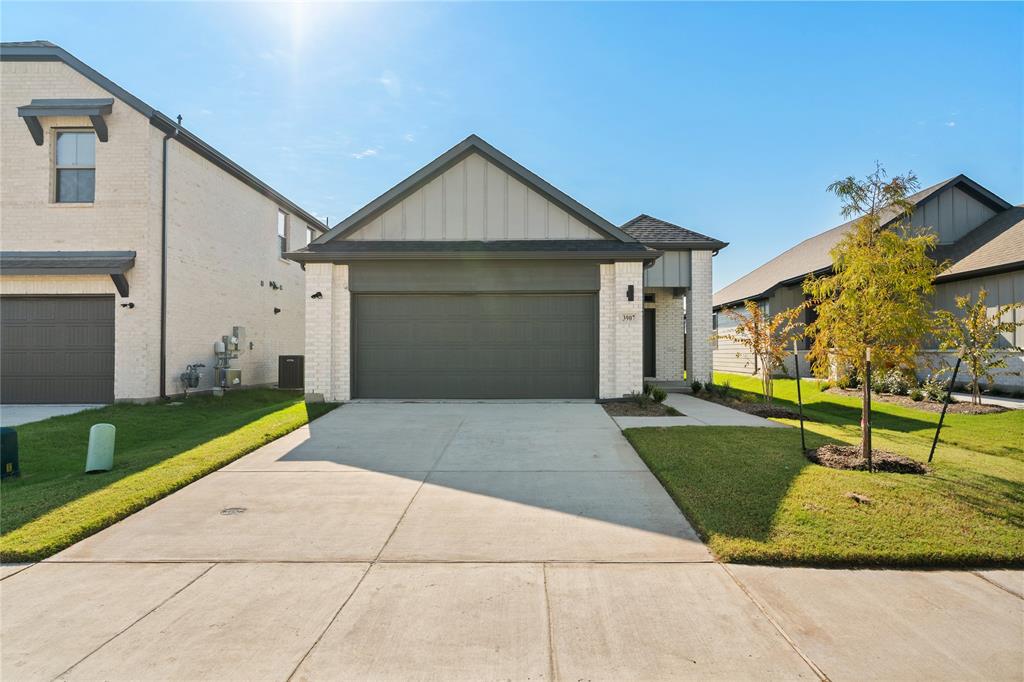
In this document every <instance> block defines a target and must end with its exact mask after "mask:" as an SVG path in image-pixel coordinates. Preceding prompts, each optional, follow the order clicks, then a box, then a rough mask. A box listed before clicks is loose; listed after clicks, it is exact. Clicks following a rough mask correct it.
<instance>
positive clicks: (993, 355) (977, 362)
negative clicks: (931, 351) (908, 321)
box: [936, 289, 1024, 405]
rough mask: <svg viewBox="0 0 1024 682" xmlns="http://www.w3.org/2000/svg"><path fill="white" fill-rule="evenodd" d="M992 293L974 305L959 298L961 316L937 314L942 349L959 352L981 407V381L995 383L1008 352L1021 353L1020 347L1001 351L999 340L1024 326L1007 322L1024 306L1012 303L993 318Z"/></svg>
mask: <svg viewBox="0 0 1024 682" xmlns="http://www.w3.org/2000/svg"><path fill="white" fill-rule="evenodd" d="M986 298H988V292H987V291H985V290H984V289H982V290H981V291H979V292H978V300H977V301H974V302H973V303H972V302H971V296H970V295H969V294H968V295H967V296H957V297H956V307H957V308H958V309H959V315H954V314H953V313H952V312H950V311H948V310H939V311H937V312H936V316H937V318H938V333H939V339H940V343H939V348H941V349H942V350H952V351H956V354H957V355H958V356H960V358H961V360H962V361H963V363H964V365H966V366H967V370H968V371H969V372H970V373H971V383H970V388H971V402H972V403H974V404H975V405H980V404H981V381H982V380H985V381H986V382H988V383H990V384H991V383H992V381H993V376H992V375H993V371H992V370H995V369H999V368H1001V367H1006V358H1005V357H1003V355H1002V353H1003V352H1005V351H1016V352H1018V353H1019V352H1021V351H1022V349H1021V348H1018V347H1016V346H1010V347H1008V348H997V347H996V344H997V343H998V342H999V337H1000V335H1001V334H1003V333H1005V332H1012V331H1014V330H1015V329H1016V328H1017V327H1020V326H1022V325H1024V322H1006V321H1004V319H1005V317H1006V315H1007V313H1010V312H1011V311H1013V310H1017V309H1019V308H1024V303H1019V302H1018V303H1008V304H1006V305H1002V306H999V307H998V308H996V309H995V311H994V312H993V313H992V314H991V315H989V313H988V306H986V305H985V299H986Z"/></svg>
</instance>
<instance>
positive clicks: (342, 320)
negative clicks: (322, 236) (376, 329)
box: [331, 265, 352, 401]
mask: <svg viewBox="0 0 1024 682" xmlns="http://www.w3.org/2000/svg"><path fill="white" fill-rule="evenodd" d="M331 298H332V299H333V301H332V303H333V305H332V306H331V308H332V311H333V320H332V323H331V335H332V337H333V342H334V354H333V362H332V365H333V372H332V374H331V387H332V389H333V390H332V395H333V396H334V398H333V399H334V400H337V401H346V400H351V399H352V381H351V372H350V368H349V365H350V361H351V358H352V354H351V352H350V350H349V346H350V344H351V339H352V331H351V320H352V315H351V311H352V297H351V294H350V293H349V290H348V265H335V266H334V294H333V295H332V297H331Z"/></svg>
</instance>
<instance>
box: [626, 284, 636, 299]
mask: <svg viewBox="0 0 1024 682" xmlns="http://www.w3.org/2000/svg"><path fill="white" fill-rule="evenodd" d="M634 298H635V296H634V293H633V285H632V284H630V285H629V286H628V287H626V300H627V301H632V300H633V299H634Z"/></svg>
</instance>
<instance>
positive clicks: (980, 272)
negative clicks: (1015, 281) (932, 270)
mask: <svg viewBox="0 0 1024 682" xmlns="http://www.w3.org/2000/svg"><path fill="white" fill-rule="evenodd" d="M1015 270H1024V261H1016V262H1013V263H1003V264H1002V265H993V266H991V267H988V268H978V269H977V270H968V271H966V272H957V273H954V274H952V275H941V274H940V275H939V276H938V277H936V278H935V283H936V284H945V283H946V282H957V281H960V280H964V279H973V278H975V277H983V276H985V275H999V274H1002V273H1004V272H1014V271H1015Z"/></svg>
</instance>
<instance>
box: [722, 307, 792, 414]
mask: <svg viewBox="0 0 1024 682" xmlns="http://www.w3.org/2000/svg"><path fill="white" fill-rule="evenodd" d="M743 307H744V308H745V309H746V312H745V313H744V312H743V311H741V310H739V309H735V308H730V309H728V310H726V311H725V314H726V316H727V317H729V318H731V319H733V320H736V326H735V327H733V330H732V331H730V332H727V333H720V334H717V335H716V337H717V338H719V339H724V340H726V341H735V342H736V343H739V344H742V345H743V346H744V347H745V348H746V349H747V350H749V351H750V352H751V353H752V354H753V356H754V358H755V359H756V361H757V367H758V370H759V371H760V373H761V387H762V388H763V389H764V399H765V402H768V403H771V402H772V398H773V396H774V395H775V382H774V374H775V371H776V370H778V369H779V368H781V367H782V363H783V361H784V360H785V359H786V355H787V353H788V349H789V346H790V345H791V344H792V342H793V339H795V338H797V337H799V336H801V335H802V332H801V330H800V329H798V324H799V317H800V313H801V312H803V309H804V304H800V305H798V306H797V307H795V308H789V309H788V310H783V311H782V312H780V313H776V314H775V315H773V316H771V317H768V316H767V315H765V314H764V312H763V311H762V310H761V306H759V305H758V304H757V302H756V301H744V302H743ZM737 355H739V354H738V353H737Z"/></svg>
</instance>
